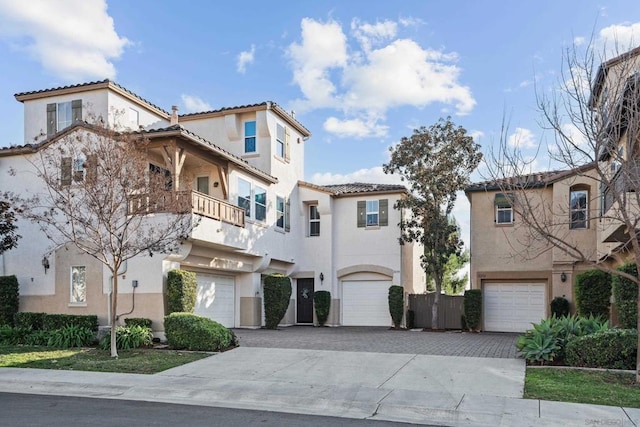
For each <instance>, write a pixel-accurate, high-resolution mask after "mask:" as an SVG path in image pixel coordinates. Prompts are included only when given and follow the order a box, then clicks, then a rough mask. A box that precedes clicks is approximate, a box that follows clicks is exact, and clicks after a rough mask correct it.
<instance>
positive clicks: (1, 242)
mask: <svg viewBox="0 0 640 427" xmlns="http://www.w3.org/2000/svg"><path fill="white" fill-rule="evenodd" d="M19 212H20V210H19V209H18V208H16V207H15V206H14V205H13V203H12V202H11V198H10V196H9V194H6V193H5V194H0V254H1V253H3V252H5V251H8V250H9V249H13V248H15V247H16V246H17V245H18V239H19V238H20V237H21V236H20V235H19V234H18V233H17V232H16V230H17V229H18V226H17V225H16V221H17V217H16V214H17V213H19Z"/></svg>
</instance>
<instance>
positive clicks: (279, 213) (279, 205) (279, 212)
mask: <svg viewBox="0 0 640 427" xmlns="http://www.w3.org/2000/svg"><path fill="white" fill-rule="evenodd" d="M284 206H285V203H284V197H280V196H276V227H278V228H284Z"/></svg>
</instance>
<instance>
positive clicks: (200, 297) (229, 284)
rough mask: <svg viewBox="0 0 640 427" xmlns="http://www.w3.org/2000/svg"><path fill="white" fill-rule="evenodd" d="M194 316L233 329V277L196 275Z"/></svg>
mask: <svg viewBox="0 0 640 427" xmlns="http://www.w3.org/2000/svg"><path fill="white" fill-rule="evenodd" d="M196 280H197V283H198V286H197V294H196V295H197V296H196V306H195V308H194V311H193V312H194V314H197V315H199V316H204V317H208V318H210V319H213V320H215V321H216V322H218V323H220V324H222V325H224V326H226V327H228V328H233V327H235V281H234V279H233V277H228V276H215V275H211V274H202V273H198V274H197V275H196Z"/></svg>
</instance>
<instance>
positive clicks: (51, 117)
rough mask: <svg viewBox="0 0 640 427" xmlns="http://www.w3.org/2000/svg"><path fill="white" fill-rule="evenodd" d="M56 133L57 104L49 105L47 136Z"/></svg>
mask: <svg viewBox="0 0 640 427" xmlns="http://www.w3.org/2000/svg"><path fill="white" fill-rule="evenodd" d="M54 133H56V104H47V136H51V135H53V134H54Z"/></svg>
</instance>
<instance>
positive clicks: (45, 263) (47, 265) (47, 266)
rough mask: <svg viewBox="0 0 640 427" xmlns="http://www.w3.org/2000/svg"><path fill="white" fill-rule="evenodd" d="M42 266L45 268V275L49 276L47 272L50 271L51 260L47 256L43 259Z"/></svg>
mask: <svg viewBox="0 0 640 427" xmlns="http://www.w3.org/2000/svg"><path fill="white" fill-rule="evenodd" d="M42 266H43V267H44V274H47V270H48V269H49V267H50V266H49V259H48V258H47V257H46V256H44V257H43V258H42Z"/></svg>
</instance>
